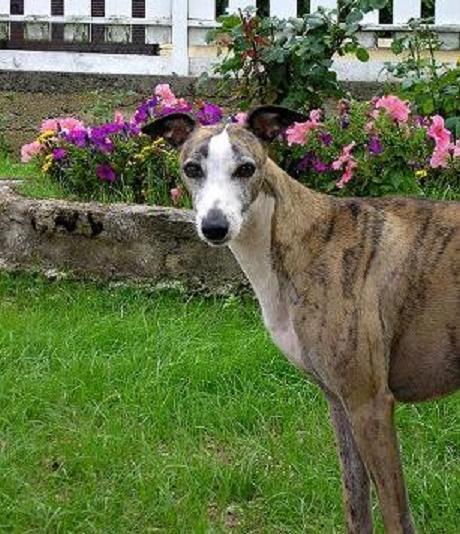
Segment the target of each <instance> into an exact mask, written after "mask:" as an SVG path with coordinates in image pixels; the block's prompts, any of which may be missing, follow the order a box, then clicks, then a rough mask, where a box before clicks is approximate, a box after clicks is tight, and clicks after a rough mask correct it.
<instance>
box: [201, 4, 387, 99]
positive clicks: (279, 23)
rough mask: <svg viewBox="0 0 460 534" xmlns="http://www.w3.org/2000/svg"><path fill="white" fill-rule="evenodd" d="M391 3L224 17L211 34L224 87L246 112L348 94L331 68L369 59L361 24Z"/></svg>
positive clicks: (217, 70)
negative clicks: (285, 16) (346, 58)
mask: <svg viewBox="0 0 460 534" xmlns="http://www.w3.org/2000/svg"><path fill="white" fill-rule="evenodd" d="M386 3H387V0H342V1H341V2H340V4H339V5H340V9H339V12H337V10H333V11H328V10H325V9H323V8H320V9H319V10H318V11H317V12H315V13H313V14H308V15H304V16H303V17H302V18H298V19H296V18H292V19H289V20H280V19H277V18H275V17H262V16H259V15H258V14H257V11H256V10H254V9H247V10H244V11H242V10H240V11H239V14H238V15H225V16H223V17H220V18H219V22H220V23H221V25H222V26H221V27H220V28H217V29H216V30H213V31H211V32H210V34H209V36H208V41H209V42H210V43H213V44H215V45H217V47H218V49H219V52H220V55H221V57H222V59H221V61H220V63H219V64H218V65H217V66H216V67H215V73H216V74H218V75H220V76H222V82H221V88H222V89H223V90H224V91H225V92H226V93H227V94H228V93H229V89H228V87H229V85H231V87H232V91H233V94H234V95H235V97H236V99H237V100H238V102H239V103H240V104H241V103H242V107H243V108H247V107H249V106H251V105H253V104H255V103H261V102H263V103H265V104H266V103H276V104H284V105H287V106H291V107H294V108H303V107H311V106H313V107H314V106H319V105H320V104H321V103H322V102H323V100H324V98H325V97H332V96H333V97H338V96H341V95H343V90H342V87H341V85H340V84H339V82H338V80H337V75H336V73H335V72H334V71H333V70H332V69H331V67H332V63H333V56H334V55H336V54H338V55H341V56H342V55H344V54H346V53H354V54H355V55H356V57H357V58H358V59H359V60H360V61H367V60H368V59H369V54H368V52H367V50H366V49H365V48H362V47H361V46H359V42H358V39H357V32H358V30H359V22H360V21H361V19H362V18H363V14H364V13H366V12H368V11H370V10H372V9H375V8H381V7H383V6H384V5H386ZM235 79H236V80H237V81H238V83H237V84H234V80H235Z"/></svg>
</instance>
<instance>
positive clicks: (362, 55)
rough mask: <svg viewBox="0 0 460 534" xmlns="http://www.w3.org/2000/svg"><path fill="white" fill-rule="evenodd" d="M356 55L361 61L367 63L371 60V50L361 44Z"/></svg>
mask: <svg viewBox="0 0 460 534" xmlns="http://www.w3.org/2000/svg"><path fill="white" fill-rule="evenodd" d="M356 57H357V58H358V59H359V61H362V62H363V63H366V61H369V57H370V56H369V52H368V51H367V50H366V49H365V48H363V47H362V46H361V47H359V48H358V49H357V50H356Z"/></svg>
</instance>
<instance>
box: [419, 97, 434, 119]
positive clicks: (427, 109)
mask: <svg viewBox="0 0 460 534" xmlns="http://www.w3.org/2000/svg"><path fill="white" fill-rule="evenodd" d="M420 106H421V108H422V114H423V115H431V114H432V113H433V111H434V102H433V99H432V98H431V97H429V96H428V97H424V98H423V99H422V100H421V103H420Z"/></svg>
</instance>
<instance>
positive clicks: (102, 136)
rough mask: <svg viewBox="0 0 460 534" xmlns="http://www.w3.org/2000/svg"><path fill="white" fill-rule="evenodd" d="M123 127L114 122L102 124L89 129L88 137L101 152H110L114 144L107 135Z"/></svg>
mask: <svg viewBox="0 0 460 534" xmlns="http://www.w3.org/2000/svg"><path fill="white" fill-rule="evenodd" d="M122 129H123V127H122V126H120V125H116V124H103V125H102V126H97V127H96V128H93V129H92V130H91V131H90V134H89V138H90V140H91V142H92V143H93V144H94V146H95V147H96V148H97V149H98V150H100V151H101V152H112V150H113V148H114V145H113V141H112V140H111V139H110V137H109V135H111V134H114V133H118V132H119V131H120V130H122Z"/></svg>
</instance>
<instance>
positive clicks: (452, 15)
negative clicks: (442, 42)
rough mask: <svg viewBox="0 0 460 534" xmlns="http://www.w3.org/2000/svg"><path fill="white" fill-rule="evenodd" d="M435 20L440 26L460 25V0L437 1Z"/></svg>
mask: <svg viewBox="0 0 460 534" xmlns="http://www.w3.org/2000/svg"><path fill="white" fill-rule="evenodd" d="M434 19H435V23H436V24H439V25H443V24H445V25H448V26H451V25H453V24H460V0H436V4H435V16H434Z"/></svg>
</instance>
